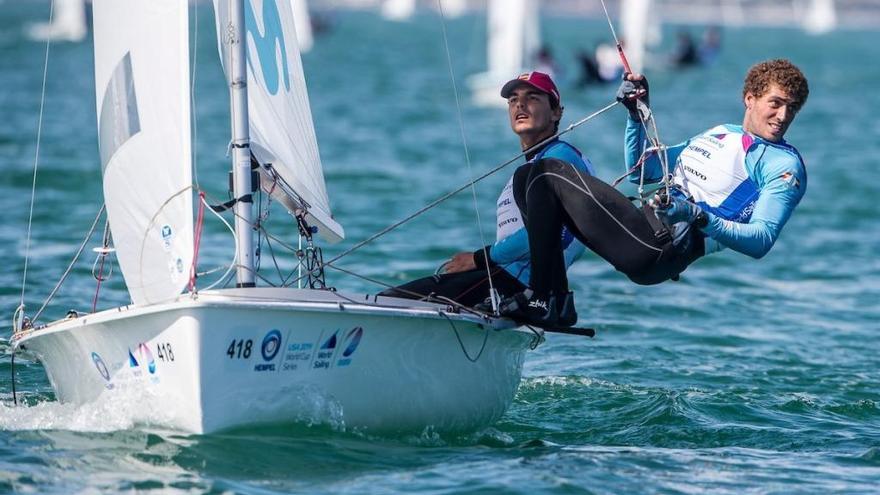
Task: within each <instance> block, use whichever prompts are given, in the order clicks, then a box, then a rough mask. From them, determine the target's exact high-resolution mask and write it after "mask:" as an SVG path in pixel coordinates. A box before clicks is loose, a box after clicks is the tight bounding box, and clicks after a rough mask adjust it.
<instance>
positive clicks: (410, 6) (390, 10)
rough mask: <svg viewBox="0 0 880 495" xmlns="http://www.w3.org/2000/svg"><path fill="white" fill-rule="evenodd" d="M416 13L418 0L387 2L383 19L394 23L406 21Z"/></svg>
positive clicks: (383, 3)
mask: <svg viewBox="0 0 880 495" xmlns="http://www.w3.org/2000/svg"><path fill="white" fill-rule="evenodd" d="M415 12H416V0H385V1H384V2H382V17H384V18H386V19H389V20H392V21H405V20H407V19H409V18H410V17H412V16H413V14H414V13H415Z"/></svg>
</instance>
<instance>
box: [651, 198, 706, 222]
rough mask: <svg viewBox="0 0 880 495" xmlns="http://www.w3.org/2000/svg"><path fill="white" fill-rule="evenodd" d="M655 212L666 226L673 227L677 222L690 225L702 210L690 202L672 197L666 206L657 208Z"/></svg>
mask: <svg viewBox="0 0 880 495" xmlns="http://www.w3.org/2000/svg"><path fill="white" fill-rule="evenodd" d="M655 211H656V212H657V217H658V218H660V219H661V220H665V221H666V223H667V224H668V225H675V224H676V223H678V222H687V223H692V222H693V221H694V220H695V219H696V218H697V216H698V215H699V214H700V213H702V212H703V209H702V208H700V207H699V206H697V205H695V204H694V203H691V202H690V201H687V200H685V199H682V198H679V197H675V196H673V197H672V198H671V199H670V200H669V203H668V204H667V205H664V206H662V207H660V206H658V207H657V208H656V210H655Z"/></svg>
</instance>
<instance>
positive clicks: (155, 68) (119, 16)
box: [93, 0, 193, 304]
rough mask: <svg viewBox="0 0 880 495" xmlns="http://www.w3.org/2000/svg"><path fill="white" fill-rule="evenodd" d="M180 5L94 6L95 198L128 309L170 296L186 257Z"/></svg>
mask: <svg viewBox="0 0 880 495" xmlns="http://www.w3.org/2000/svg"><path fill="white" fill-rule="evenodd" d="M187 9H188V4H187V2H157V1H155V0H95V1H94V9H93V10H94V37H95V93H96V97H97V101H96V103H97V110H98V137H99V145H100V151H101V167H102V170H103V175H104V199H105V201H106V204H107V218H108V219H109V222H110V229H111V232H112V234H113V244H114V247H115V248H116V256H117V259H118V261H119V266H120V267H121V268H122V275H123V277H124V278H125V283H126V285H127V286H128V291H129V294H130V295H131V300H132V301H133V302H134V303H135V304H149V303H156V302H160V301H165V300H168V299H171V298H173V297H175V296H176V295H178V294H179V293H180V292H181V290H182V289H183V288H184V287H185V286H186V285H187V283H188V281H189V272H190V266H191V264H192V258H193V218H192V217H193V214H192V190H191V186H192V178H191V177H192V170H191V157H190V117H189V109H190V98H189V39H188V36H189V34H188V33H189V26H188V22H189V19H188V13H187Z"/></svg>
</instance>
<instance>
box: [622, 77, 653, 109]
mask: <svg viewBox="0 0 880 495" xmlns="http://www.w3.org/2000/svg"><path fill="white" fill-rule="evenodd" d="M624 77H626V76H625V75H624ZM636 100H642V102H643V103H644V104H645V105H648V104H649V103H648V79H647V78H646V77H642V79H640V80H638V81H630V80H629V79H624V80H623V82H622V83H620V88H618V89H617V101H619V102H620V103H623V106H625V107H626V109H627V110H629V115H630V117H632V118H633V120H639V110H638V107H637V105H636Z"/></svg>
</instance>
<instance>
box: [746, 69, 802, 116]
mask: <svg viewBox="0 0 880 495" xmlns="http://www.w3.org/2000/svg"><path fill="white" fill-rule="evenodd" d="M771 84H776V85H778V86H779V87H780V88H781V89H782V90H783V91H785V92H786V93H788V95H789V96H791V97H792V98H793V99H794V102H792V106H793V107H794V108H795V110H800V109H801V107H802V106H803V105H804V103H806V101H807V97H808V96H809V95H810V88H809V86H808V85H807V78H806V77H805V76H804V74H803V72H801V71H800V69H798V68H797V66H795V65H794V64H793V63H791V62H789V61H788V60H785V59H781V58H778V59H775V60H765V61H764V62H759V63H757V64H755V65H753V66H752V67H751V68H750V69H749V72H748V74H746V80H745V82H744V83H743V91H742V94H743V98H745V97H746V94H748V93H751V94H753V95H755V96H757V97H761V96H763V95H764V94H765V93H766V92H767V91H768V90H769V89H770V85H771Z"/></svg>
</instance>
